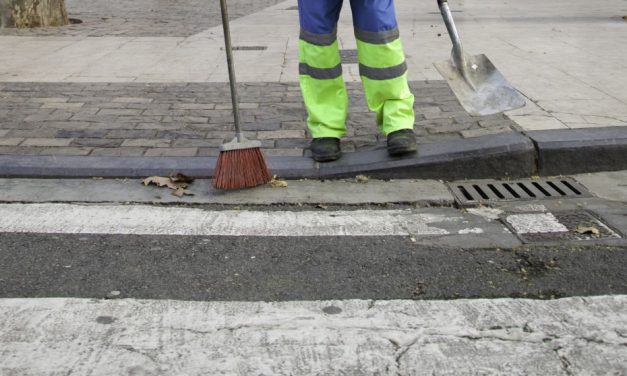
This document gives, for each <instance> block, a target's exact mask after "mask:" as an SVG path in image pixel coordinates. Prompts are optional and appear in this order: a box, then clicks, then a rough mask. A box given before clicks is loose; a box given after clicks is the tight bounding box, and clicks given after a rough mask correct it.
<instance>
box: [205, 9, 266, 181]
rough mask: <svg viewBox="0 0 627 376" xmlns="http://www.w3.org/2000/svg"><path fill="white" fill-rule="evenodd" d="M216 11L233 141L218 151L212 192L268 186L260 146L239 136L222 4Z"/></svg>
mask: <svg viewBox="0 0 627 376" xmlns="http://www.w3.org/2000/svg"><path fill="white" fill-rule="evenodd" d="M220 9H221V11H222V27H223V28H224V47H225V50H226V62H227V65H228V68H229V84H230V87H231V101H232V102H233V118H234V121H235V138H234V139H233V140H232V141H231V142H228V143H226V144H224V145H222V146H221V147H220V156H219V157H218V163H217V164H216V170H215V174H214V176H213V181H212V184H213V187H214V188H216V189H241V188H252V187H256V186H259V185H262V184H266V183H268V182H269V181H270V180H272V177H271V176H270V172H269V171H268V166H267V165H266V161H265V160H264V158H263V154H262V152H261V142H260V141H252V140H247V139H246V138H245V137H244V135H243V134H242V130H241V127H240V116H239V105H238V99H237V88H236V87H235V84H236V82H235V67H234V63H233V48H232V46H231V31H230V28H229V15H228V11H227V6H226V0H220Z"/></svg>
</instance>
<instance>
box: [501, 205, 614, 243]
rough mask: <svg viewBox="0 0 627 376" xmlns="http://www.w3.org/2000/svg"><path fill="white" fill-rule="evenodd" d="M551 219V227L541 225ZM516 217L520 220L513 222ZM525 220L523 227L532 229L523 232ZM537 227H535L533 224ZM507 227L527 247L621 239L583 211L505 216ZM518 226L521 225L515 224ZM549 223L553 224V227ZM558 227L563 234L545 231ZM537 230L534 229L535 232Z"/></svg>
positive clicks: (607, 226)
mask: <svg viewBox="0 0 627 376" xmlns="http://www.w3.org/2000/svg"><path fill="white" fill-rule="evenodd" d="M546 216H548V217H549V221H548V222H549V223H542V222H543V221H546V218H543V217H546ZM514 217H517V218H518V219H517V220H516V219H514ZM521 217H526V219H524V220H523V222H525V221H526V222H527V223H526V224H524V225H523V226H522V227H528V228H531V229H530V230H529V229H525V230H521V228H520V227H521V226H520V218H521ZM534 219H536V223H535V224H533V223H532V222H533V220H534ZM502 220H503V222H504V223H505V224H506V225H507V227H508V228H509V229H510V230H511V231H512V232H513V233H514V234H516V236H518V237H519V238H520V240H521V241H523V242H524V243H541V242H561V241H590V240H602V239H620V238H621V235H620V234H619V233H618V232H617V231H614V230H613V229H612V228H610V226H609V225H607V224H605V223H604V222H603V221H601V220H600V219H598V218H596V217H595V216H594V215H592V214H590V213H588V212H586V211H583V210H575V211H564V212H553V213H523V214H512V215H505V216H503V217H502ZM517 222H518V225H516V223H517ZM550 222H553V224H551V223H550ZM555 224H557V225H558V226H559V227H562V228H561V231H546V232H540V231H545V230H547V229H550V228H554V227H555ZM534 228H535V229H534ZM588 229H595V230H596V231H597V233H596V234H595V233H592V232H588V231H587V230H588Z"/></svg>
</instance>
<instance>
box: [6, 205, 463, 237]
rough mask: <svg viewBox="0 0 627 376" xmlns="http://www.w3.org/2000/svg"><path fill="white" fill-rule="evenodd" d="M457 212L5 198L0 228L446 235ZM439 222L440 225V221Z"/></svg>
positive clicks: (152, 232) (77, 231)
mask: <svg viewBox="0 0 627 376" xmlns="http://www.w3.org/2000/svg"><path fill="white" fill-rule="evenodd" d="M455 220H457V221H459V220H460V218H459V217H451V216H447V215H445V214H433V213H416V212H414V211H411V210H355V211H301V212H290V211H237V210H228V211H210V210H202V209H195V208H178V207H177V208H174V207H157V206H142V205H129V206H124V205H94V206H89V205H70V204H1V205H0V232H21V233H24V232H27V233H65V234H67V233H71V234H136V235H205V236H211V235H224V236H238V235H241V236H408V235H410V234H412V235H447V234H450V232H449V231H448V230H446V229H445V228H446V227H447V226H448V227H450V226H451V224H450V222H451V221H455ZM438 223H441V225H442V227H444V228H440V227H438Z"/></svg>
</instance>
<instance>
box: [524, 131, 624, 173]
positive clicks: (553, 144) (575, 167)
mask: <svg viewBox="0 0 627 376" xmlns="http://www.w3.org/2000/svg"><path fill="white" fill-rule="evenodd" d="M527 135H528V136H529V137H530V138H531V139H532V140H533V142H534V143H535V144H536V147H537V149H538V164H539V166H538V170H539V172H540V174H541V175H567V174H577V173H585V172H596V171H616V170H623V169H627V129H626V128H624V127H606V128H583V129H563V130H562V129H558V130H550V131H532V132H527Z"/></svg>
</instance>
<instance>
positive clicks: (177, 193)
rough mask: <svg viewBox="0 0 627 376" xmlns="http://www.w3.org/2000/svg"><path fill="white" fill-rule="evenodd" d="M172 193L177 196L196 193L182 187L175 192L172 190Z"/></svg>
mask: <svg viewBox="0 0 627 376" xmlns="http://www.w3.org/2000/svg"><path fill="white" fill-rule="evenodd" d="M172 195H173V196H176V197H183V196H193V195H194V194H193V193H192V192H190V191H188V190H187V189H185V188H183V187H181V188H178V189H177V190H175V191H174V192H172Z"/></svg>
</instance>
